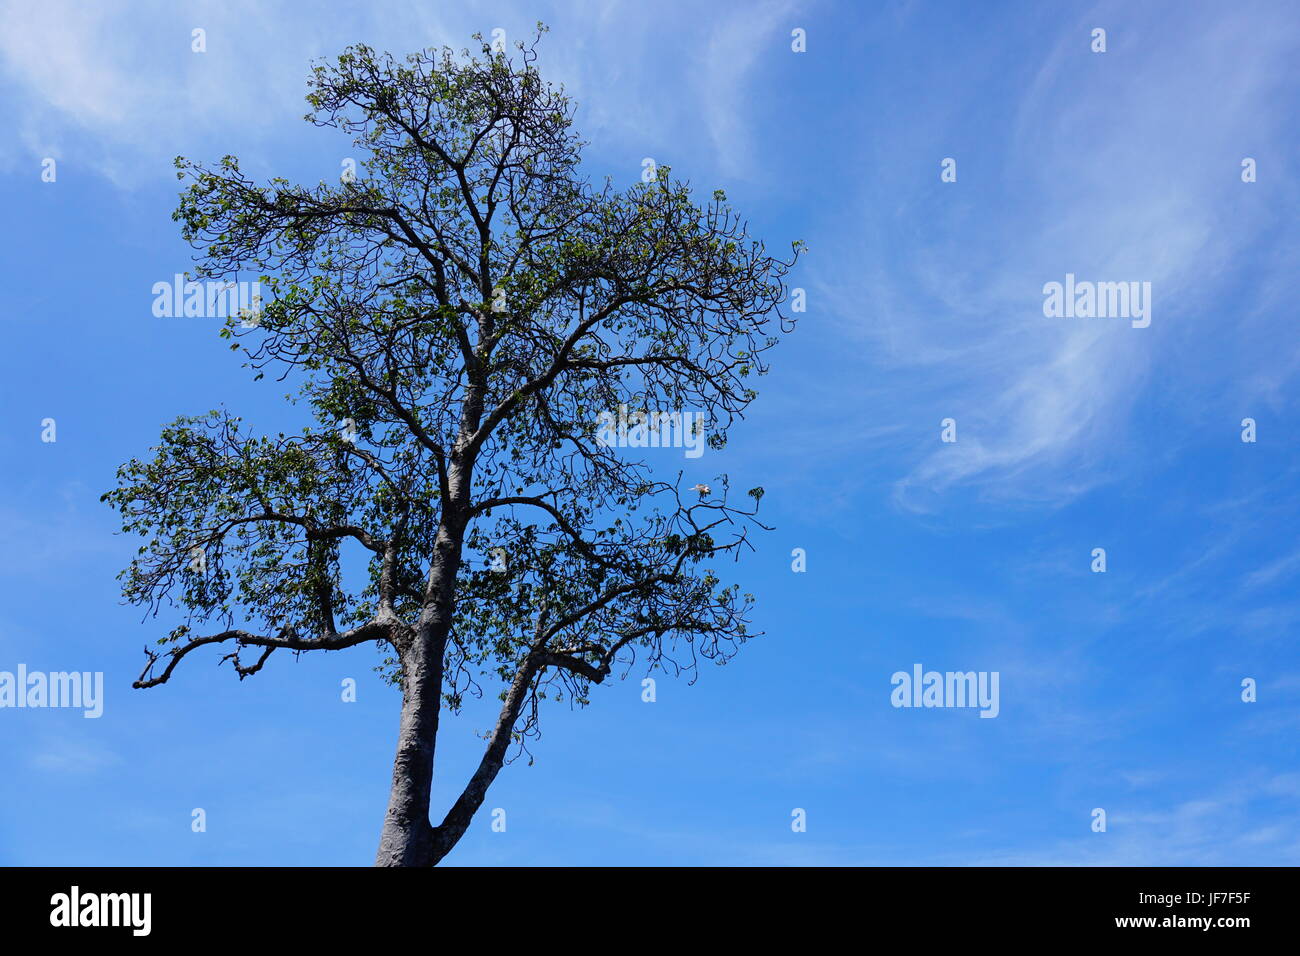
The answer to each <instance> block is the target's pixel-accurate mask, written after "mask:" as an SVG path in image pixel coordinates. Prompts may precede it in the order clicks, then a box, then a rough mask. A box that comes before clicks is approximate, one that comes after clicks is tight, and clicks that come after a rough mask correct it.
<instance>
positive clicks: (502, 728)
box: [104, 29, 799, 866]
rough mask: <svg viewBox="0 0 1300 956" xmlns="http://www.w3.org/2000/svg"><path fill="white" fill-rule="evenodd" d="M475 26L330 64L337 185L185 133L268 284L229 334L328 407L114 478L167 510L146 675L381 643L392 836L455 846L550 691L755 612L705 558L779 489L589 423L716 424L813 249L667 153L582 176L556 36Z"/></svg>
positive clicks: (203, 439)
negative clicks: (460, 778) (485, 35)
mask: <svg viewBox="0 0 1300 956" xmlns="http://www.w3.org/2000/svg"><path fill="white" fill-rule="evenodd" d="M540 35H541V30H540V29H539V34H538V36H539V38H540ZM475 39H476V40H478V41H479V43H480V44H481V48H482V49H481V54H478V55H471V53H470V52H469V51H461V52H460V53H459V54H455V53H453V51H451V50H449V49H442V50H427V51H423V52H420V53H416V54H413V55H410V56H408V57H406V58H405V60H399V59H396V58H394V57H392V56H390V55H387V54H378V53H376V52H375V51H373V50H371V49H369V48H368V47H365V46H360V45H358V46H353V47H350V48H348V49H347V50H346V51H344V53H343V54H342V55H341V56H339V57H338V59H337V62H336V63H332V64H329V65H319V66H316V67H315V68H314V69H313V71H312V75H311V79H310V81H309V92H308V96H307V100H308V102H309V103H310V105H311V107H312V110H313V111H312V112H311V113H309V114H308V116H307V117H306V118H307V120H308V121H309V122H312V123H313V124H315V125H316V126H320V127H327V128H331V129H336V130H341V131H345V132H346V133H348V134H351V135H352V136H353V137H354V140H353V142H354V145H355V148H356V149H357V150H358V152H359V154H360V155H362V156H363V160H362V162H361V163H360V165H359V167H358V169H357V173H356V175H345V176H344V177H343V181H341V182H340V183H339V184H337V185H331V184H325V183H321V184H319V185H316V186H300V185H294V184H291V183H290V182H289V181H287V180H284V179H272V180H270V181H269V182H268V183H266V184H265V185H259V184H257V183H255V182H254V181H252V180H251V179H249V178H248V177H246V176H245V175H244V173H243V172H242V171H241V169H240V165H239V162H238V161H237V160H236V159H234V158H233V157H229V156H227V157H226V158H224V159H222V160H221V161H220V162H219V163H217V164H215V165H211V166H205V165H201V164H198V163H192V162H188V161H186V160H184V159H177V161H176V162H177V169H178V173H177V175H178V177H180V178H181V179H183V180H186V181H187V183H188V184H187V187H186V189H185V191H184V192H183V193H182V195H181V200H180V203H179V206H178V208H177V210H176V212H175V213H174V215H173V218H174V219H176V220H177V221H179V222H180V223H181V226H182V231H183V235H184V237H185V239H186V240H187V241H188V242H189V243H190V244H191V246H192V247H193V248H194V249H195V250H196V257H195V261H196V272H195V278H196V279H199V280H208V281H229V280H232V279H237V278H238V277H239V276H240V275H241V274H242V275H259V276H260V278H259V281H260V282H261V283H262V287H263V290H264V293H266V294H265V301H264V302H263V303H262V305H261V307H260V310H259V311H258V313H257V314H256V315H255V316H252V317H251V319H250V316H248V315H245V316H243V318H242V319H241V318H236V317H231V318H229V319H227V321H226V322H225V324H224V327H223V328H222V329H221V334H222V336H223V337H225V338H227V339H229V340H230V346H231V348H232V349H236V350H239V351H242V352H243V353H244V355H245V362H246V364H247V365H248V366H249V367H251V368H254V369H256V370H257V377H259V378H260V377H261V376H262V374H263V370H267V369H272V370H275V371H276V372H278V373H279V375H280V376H281V377H283V378H291V379H293V380H294V383H295V384H296V385H297V386H298V387H299V392H298V393H297V397H296V398H293V399H292V401H294V402H297V403H300V404H301V405H302V406H304V407H305V408H307V409H309V410H310V414H311V417H312V419H313V421H314V424H313V425H311V426H307V427H304V428H303V429H302V432H301V434H294V435H287V434H283V433H280V434H276V435H274V436H271V435H258V434H254V433H251V432H250V431H249V430H248V429H247V428H246V426H245V425H244V423H243V421H242V420H241V419H240V418H238V417H235V416H233V415H231V414H230V413H228V412H227V411H225V410H217V411H211V412H208V413H206V414H204V415H199V416H196V417H183V418H180V419H178V420H177V421H175V422H174V423H173V424H171V425H170V426H167V427H166V428H165V429H164V431H163V433H162V437H161V441H160V444H159V445H158V446H157V447H156V448H155V449H152V451H154V452H156V454H155V456H154V457H153V458H151V459H148V460H144V461H141V460H133V461H131V462H128V463H127V464H125V465H123V466H122V467H121V468H120V469H119V472H118V485H117V488H116V489H115V490H113V491H110V492H109V493H107V494H106V495H105V496H104V498H105V499H107V500H109V501H111V502H112V504H113V505H114V506H115V507H116V508H117V509H119V510H120V511H121V514H122V517H123V527H124V530H127V531H130V532H135V533H139V534H141V535H143V536H144V537H145V538H146V539H147V542H146V544H145V545H144V546H143V547H142V548H141V549H140V552H139V554H138V556H137V557H136V559H135V560H134V561H133V562H132V563H131V565H130V566H129V567H128V568H127V569H126V570H125V571H124V572H123V578H124V593H125V595H126V596H127V598H128V599H129V600H131V601H133V602H136V603H139V604H142V605H144V606H145V607H146V608H149V609H150V610H151V611H152V612H153V613H157V611H158V610H159V608H160V607H161V606H163V605H165V604H171V605H174V606H177V607H179V608H180V609H181V610H182V612H183V617H184V623H182V624H180V625H179V626H178V627H176V628H175V629H174V630H172V631H171V633H170V634H169V635H167V636H166V637H164V638H162V639H161V640H160V641H159V644H158V646H156V647H155V648H153V649H146V655H147V658H148V660H147V665H146V667H145V669H144V671H143V672H142V673H141V675H140V679H139V680H138V681H137V682H136V683H135V686H136V687H153V686H156V685H158V684H162V683H165V682H166V681H167V680H169V679H170V678H171V677H172V675H173V673H174V672H175V670H176V667H177V665H179V664H180V662H181V661H182V660H184V659H185V658H186V657H187V656H189V655H190V654H191V652H193V651H196V650H198V649H199V648H202V647H205V646H208V645H223V649H224V650H226V651H227V653H225V655H224V656H223V657H221V658H220V660H221V661H223V662H224V661H229V662H230V663H231V664H232V665H233V668H234V671H235V672H236V673H237V674H238V675H239V677H240V679H243V678H245V677H248V676H250V675H252V674H254V673H256V672H258V671H260V670H261V669H262V668H263V666H264V665H265V664H266V662H267V660H268V659H269V658H270V657H271V656H272V655H273V654H274V653H275V652H276V651H277V650H283V651H294V652H302V651H317V650H321V651H330V650H341V649H343V648H348V647H354V646H356V645H360V644H376V645H379V646H380V647H381V648H382V649H384V651H385V653H387V655H388V659H387V660H388V665H389V669H388V673H389V674H390V675H391V679H392V680H393V681H394V682H395V683H399V684H400V686H401V691H402V709H401V722H400V729H399V732H398V740H397V755H396V759H395V761H394V766H393V782H392V791H391V797H390V799H389V803H388V810H387V814H386V816H385V819H384V824H383V830H382V834H381V839H380V844H379V851H378V855H377V858H376V863H377V864H379V865H403V866H427V865H432V864H435V863H437V862H438V861H439V860H441V859H442V858H443V857H444V856H445V855H446V854H447V852H448V851H449V850H450V849H451V848H452V847H453V846H454V845H455V844H456V842H457V841H458V840H459V839H460V837H461V836H462V834H464V832H465V829H466V827H467V826H468V825H469V823H470V820H471V818H472V817H473V815H474V813H475V811H476V810H477V809H478V807H479V806H480V805H481V804H482V802H483V799H484V795H485V794H486V793H487V790H488V787H489V786H490V785H491V783H492V781H493V779H494V778H495V777H496V775H497V773H498V771H499V770H500V769H501V767H502V764H503V762H504V761H506V759H507V757H508V755H509V753H510V752H511V751H512V750H513V749H514V748H516V747H519V748H522V747H524V746H526V744H527V740H528V739H529V737H530V736H532V735H535V734H536V732H537V727H538V714H539V704H540V702H541V701H542V700H544V699H560V700H566V699H567V700H569V701H571V702H576V703H578V704H585V703H586V702H587V697H588V692H589V689H590V685H592V684H600V683H602V682H604V681H605V680H606V679H607V678H608V677H609V676H610V675H611V673H615V672H617V673H618V674H620V675H623V674H626V673H627V670H628V668H629V667H630V666H633V665H636V666H646V667H649V668H652V669H655V668H657V669H666V670H670V671H673V672H680V671H682V670H683V669H685V670H688V671H690V670H693V669H694V667H695V666H696V664H697V663H698V661H699V660H700V659H712V660H726V659H727V658H728V657H729V656H730V655H731V654H732V653H734V651H735V649H736V648H737V647H738V646H739V645H740V644H741V643H743V642H744V640H745V639H746V637H747V631H746V624H747V615H748V611H749V608H750V605H751V602H752V598H751V597H750V596H749V595H747V594H746V595H742V594H741V593H740V591H739V586H738V585H734V584H731V585H724V584H723V583H722V581H721V580H720V579H719V578H718V577H717V576H716V574H715V572H714V570H713V565H714V563H716V562H717V561H718V560H719V559H721V558H728V557H734V556H736V555H737V554H738V552H739V551H740V549H742V548H743V547H746V546H747V545H748V541H747V535H748V534H749V531H750V529H751V528H752V527H754V526H756V525H758V520H757V518H756V517H755V514H756V513H757V510H758V501H759V499H760V498H761V496H762V489H760V488H755V489H753V490H751V491H749V492H748V498H746V497H745V496H740V497H739V499H738V500H736V496H735V495H731V496H729V495H728V485H727V482H726V480H725V478H719V479H712V481H713V486H712V487H707V486H705V485H703V484H696V485H695V486H694V487H692V488H690V489H688V490H683V489H682V477H681V474H680V473H678V474H677V475H676V476H675V478H674V480H672V481H669V480H665V479H664V478H663V477H661V476H657V473H656V472H655V471H654V470H653V469H652V468H650V467H649V466H648V464H647V461H646V460H645V457H644V453H640V452H637V451H636V450H635V449H631V450H629V449H627V448H624V447H618V446H619V442H617V441H614V442H611V441H610V440H608V439H609V436H608V435H604V436H602V434H601V433H600V428H601V423H602V415H603V414H606V413H614V414H617V411H616V410H618V409H619V408H620V406H623V407H625V408H626V409H631V410H632V411H631V412H630V413H629V414H630V416H631V418H632V419H633V422H634V428H633V431H634V432H635V431H636V428H637V427H640V428H642V429H663V428H668V427H671V425H672V424H673V423H674V422H677V423H680V422H681V421H682V420H683V419H682V418H675V417H672V416H675V415H677V414H678V413H683V414H687V415H689V414H691V413H698V414H699V415H700V416H701V417H702V420H703V425H702V429H703V433H704V434H705V435H707V442H708V444H709V445H710V446H711V447H714V448H719V447H721V446H722V445H723V444H724V443H725V440H726V434H727V428H728V427H729V426H730V425H731V424H732V423H733V422H734V420H735V419H736V418H737V417H739V416H741V415H742V414H743V411H744V409H745V407H746V406H747V405H748V404H749V402H750V401H752V400H753V398H754V396H755V392H754V391H753V390H752V389H751V388H750V387H749V383H748V379H749V378H750V376H752V375H757V374H762V373H764V372H765V371H766V366H765V364H764V361H763V353H764V352H765V351H766V350H767V349H768V348H770V347H771V346H772V345H773V344H775V342H776V340H777V336H775V335H774V334H772V333H773V332H774V331H776V329H787V328H788V327H789V326H788V325H787V320H786V317H785V316H784V314H783V313H782V309H781V305H782V303H783V302H784V301H785V299H786V295H787V292H788V290H787V288H786V286H785V284H784V277H785V276H786V274H787V272H788V269H789V268H790V266H792V265H793V264H794V261H795V259H796V258H797V257H798V253H799V244H798V243H795V244H794V246H793V248H792V252H791V254H790V256H789V257H788V259H780V258H774V257H772V256H769V255H768V254H767V253H766V251H765V248H764V245H763V244H762V243H761V242H759V241H756V240H754V239H752V238H751V237H750V236H749V235H748V230H747V227H746V224H745V223H744V222H743V221H742V220H740V219H739V218H738V217H737V215H736V214H735V213H734V212H733V211H732V210H731V209H730V207H729V206H728V204H727V202H726V198H725V196H724V195H723V194H722V193H721V192H720V191H718V192H714V193H713V194H712V196H711V198H710V199H709V201H708V202H707V203H706V204H703V205H697V204H696V202H695V201H694V200H693V199H692V195H691V191H690V189H689V187H688V186H687V185H686V184H685V183H682V182H680V181H678V180H675V179H674V178H673V177H672V176H671V174H670V173H669V171H668V169H667V168H665V167H661V168H659V169H658V170H657V171H656V172H655V175H653V176H647V177H643V179H649V180H650V181H648V182H644V181H643V182H639V183H637V184H636V185H634V186H633V187H632V188H629V189H625V190H619V189H616V188H614V186H613V185H611V184H610V183H609V182H608V181H606V182H605V184H604V185H603V187H597V186H594V185H592V184H591V183H590V182H589V181H588V180H586V179H584V178H583V177H582V176H581V175H580V172H579V158H580V151H581V147H582V145H583V144H582V143H581V142H580V141H579V140H578V139H577V138H576V136H575V135H574V133H573V131H572V129H571V126H572V119H573V111H572V107H571V105H570V103H569V102H568V100H567V99H566V97H565V96H563V95H562V93H561V92H559V91H557V90H556V89H555V88H553V87H552V86H550V85H549V84H547V83H545V82H544V81H543V80H542V79H541V77H540V76H539V74H538V71H537V69H536V48H537V41H536V40H534V41H533V42H532V43H531V44H529V45H527V46H525V45H522V44H521V45H519V46H518V48H517V52H515V53H514V54H513V55H507V54H506V53H504V52H501V51H497V50H493V49H492V48H491V47H490V46H489V45H487V44H484V43H482V38H481V37H477V36H476V37H475ZM774 321H775V323H776V328H773V323H774ZM661 413H662V414H661ZM605 420H606V421H608V419H605ZM685 420H686V421H692V420H693V419H692V418H689V417H688V418H685ZM636 423H639V424H636ZM638 434H644V432H641V433H638ZM638 455H641V457H640V458H638ZM687 480H689V479H687ZM758 526H760V527H761V525H758ZM198 624H205V625H207V627H206V628H205V630H206V631H208V632H209V633H204V634H202V636H199V635H198V634H197V633H195V631H194V630H192V628H194V627H195V626H196V625H198ZM497 682H499V683H500V686H501V688H502V689H501V701H502V703H501V710H500V716H499V718H498V719H497V722H496V726H495V728H494V729H493V731H492V733H491V734H490V736H489V737H488V739H487V744H486V748H485V750H484V752H483V757H482V760H481V762H480V763H479V765H478V768H477V769H476V770H475V771H474V773H473V775H472V776H471V777H470V779H469V781H468V782H467V783H466V784H465V785H464V787H463V789H462V790H461V792H460V794H459V796H457V797H456V799H455V800H454V802H452V804H451V807H450V809H448V810H447V811H446V812H445V814H444V815H443V816H442V817H441V820H440V822H438V823H436V824H435V823H434V822H433V821H432V820H431V818H430V790H431V785H432V782H433V772H434V748H435V744H436V742H437V737H438V719H439V715H440V713H441V711H442V710H443V708H444V707H447V708H452V709H455V708H459V707H460V706H461V704H462V701H463V699H464V696H465V695H466V694H467V693H479V692H481V690H482V688H483V686H484V684H496V683H497Z"/></svg>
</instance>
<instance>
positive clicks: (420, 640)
mask: <svg viewBox="0 0 1300 956" xmlns="http://www.w3.org/2000/svg"><path fill="white" fill-rule="evenodd" d="M442 645H443V641H442V640H438V639H437V636H436V635H435V634H432V633H430V632H429V630H428V629H426V628H421V629H420V631H419V632H418V633H417V634H416V635H415V638H414V640H413V641H412V642H411V644H410V646H409V647H408V648H407V650H406V651H405V652H404V653H403V654H402V717H401V723H400V725H399V730H398V734H397V756H396V758H394V761H393V788H392V791H391V793H390V794H389V798H388V812H387V814H386V815H385V816H384V827H383V831H382V832H381V833H380V837H379V852H378V853H377V854H376V855H375V866H431V865H432V864H433V854H432V851H433V827H432V826H431V825H430V823H429V793H430V790H431V788H432V786H433V756H434V744H435V742H436V741H437V738H438V712H439V710H440V709H441V699H440V698H441V697H442V661H443V646H442Z"/></svg>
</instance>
